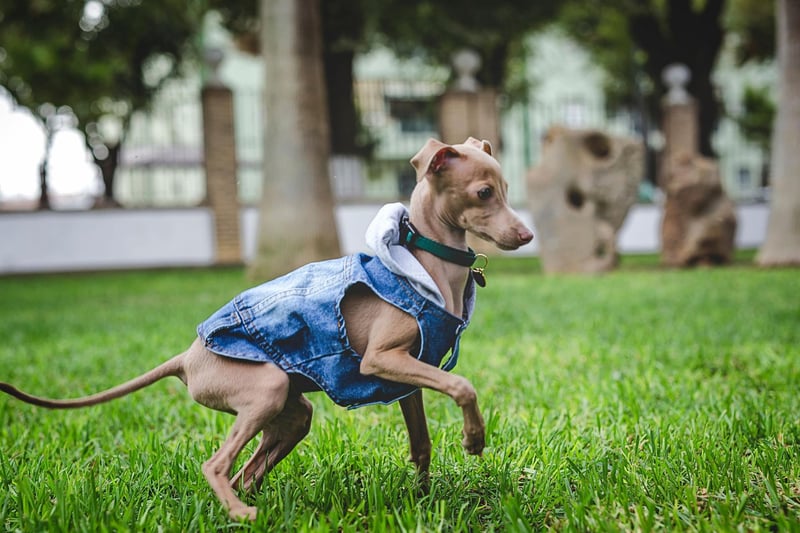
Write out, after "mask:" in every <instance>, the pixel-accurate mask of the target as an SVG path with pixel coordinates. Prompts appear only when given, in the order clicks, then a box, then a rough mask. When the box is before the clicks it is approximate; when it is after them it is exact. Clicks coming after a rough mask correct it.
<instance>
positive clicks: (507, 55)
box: [210, 0, 558, 154]
mask: <svg viewBox="0 0 800 533" xmlns="http://www.w3.org/2000/svg"><path fill="white" fill-rule="evenodd" d="M210 1H211V6H212V8H214V9H215V10H217V11H219V12H220V14H221V15H222V20H223V24H224V25H225V26H226V27H227V28H228V29H229V30H230V31H231V32H232V33H233V34H234V35H235V36H237V40H238V42H239V45H240V48H242V49H244V50H249V51H251V52H254V53H257V51H258V50H260V48H259V47H258V46H257V44H255V43H256V41H257V39H254V38H253V35H254V33H255V32H256V31H257V28H258V20H257V17H256V12H255V5H256V2H255V0H246V1H242V2H235V3H232V2H227V1H225V0H210ZM557 5H558V2H556V0H547V1H537V2H531V1H529V0H505V1H504V2H500V3H491V2H479V3H475V4H471V5H469V7H465V5H464V4H463V2H458V1H456V0H423V1H419V2H406V1H403V0H324V1H323V2H321V6H320V9H321V14H322V28H323V45H322V49H323V62H324V68H325V84H326V88H327V101H328V113H329V120H330V127H331V133H332V135H331V149H332V152H333V153H334V154H363V153H364V152H365V151H366V149H367V146H365V141H364V140H363V139H361V136H360V132H361V125H360V123H359V118H358V113H357V110H356V108H355V103H354V100H353V59H354V57H355V55H356V53H358V52H360V51H366V50H368V49H370V48H371V47H374V46H376V45H379V44H382V45H384V46H386V47H387V48H389V49H390V50H392V51H393V52H395V53H397V54H398V55H400V56H412V55H417V56H424V57H425V58H426V59H427V60H428V61H429V62H430V63H432V64H436V65H449V64H450V60H451V57H452V55H453V53H454V52H456V51H457V50H459V49H461V48H464V47H470V48H473V49H475V50H476V51H477V52H478V53H479V54H480V55H481V57H482V60H483V62H482V67H481V70H480V71H479V72H478V79H479V80H480V81H481V82H482V83H483V84H485V85H488V86H491V87H497V88H501V89H502V88H504V86H505V88H506V89H510V87H508V86H507V85H506V82H507V81H508V79H509V76H508V66H509V63H510V61H511V60H512V59H513V58H515V57H521V56H522V55H523V54H524V52H525V50H524V46H523V42H524V37H525V35H526V34H527V33H528V32H529V31H530V30H532V29H535V28H536V27H538V26H540V25H542V24H544V23H546V22H548V21H550V20H551V17H553V16H554V15H555V13H556V6H557Z"/></svg>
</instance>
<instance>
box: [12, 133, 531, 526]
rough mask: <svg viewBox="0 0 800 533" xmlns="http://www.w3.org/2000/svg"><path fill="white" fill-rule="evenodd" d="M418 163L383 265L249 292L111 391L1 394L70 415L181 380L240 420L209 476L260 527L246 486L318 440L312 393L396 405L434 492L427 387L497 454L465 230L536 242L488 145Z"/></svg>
mask: <svg viewBox="0 0 800 533" xmlns="http://www.w3.org/2000/svg"><path fill="white" fill-rule="evenodd" d="M411 164H412V166H413V167H414V168H415V170H416V173H417V184H416V186H415V188H414V190H413V192H412V194H411V199H410V207H409V209H408V210H407V211H406V210H405V207H403V206H402V205H401V204H390V205H389V206H386V207H385V208H384V210H386V212H385V213H383V215H381V216H379V217H376V221H378V222H376V221H373V224H371V226H370V229H368V236H369V234H370V231H372V239H373V240H374V241H375V242H376V243H377V245H376V246H377V247H378V248H380V251H379V253H378V254H377V256H370V255H366V254H355V255H352V256H347V257H344V258H340V259H334V260H328V261H321V262H318V263H312V264H310V265H306V266H305V267H301V268H300V269H298V270H295V271H293V272H290V273H289V274H286V275H284V276H281V277H279V278H277V279H275V280H272V281H269V282H267V283H264V284H262V285H259V286H257V287H254V288H253V289H250V290H248V291H245V292H243V293H242V294H240V295H239V296H237V297H236V298H235V299H234V300H233V301H231V302H230V303H229V304H227V305H226V306H224V307H223V308H221V309H220V310H219V311H217V312H216V313H214V314H213V315H212V316H211V317H210V318H209V319H207V320H206V321H204V322H203V323H202V324H200V326H198V337H197V338H196V339H195V341H194V343H193V344H192V345H191V346H190V347H189V349H188V350H187V351H185V352H183V353H181V354H179V355H177V356H175V357H173V358H172V359H169V360H168V361H166V362H165V363H163V364H161V365H160V366H158V367H156V368H155V369H153V370H151V371H149V372H147V373H145V374H143V375H141V376H139V377H137V378H134V379H133V380H131V381H129V382H126V383H124V384H122V385H118V386H116V387H113V388H111V389H108V390H107V391H104V392H100V393H97V394H94V395H91V396H87V397H84V398H77V399H72V400H51V399H46V398H39V397H36V396H32V395H29V394H27V393H24V392H22V391H20V390H18V389H17V388H15V387H13V386H11V385H9V384H7V383H0V390H2V391H3V392H5V393H7V394H10V395H12V396H14V397H16V398H18V399H19V400H22V401H24V402H27V403H30V404H34V405H37V406H40V407H46V408H53V409H66V408H78V407H86V406H90V405H96V404H99V403H102V402H107V401H109V400H112V399H115V398H119V397H121V396H124V395H127V394H130V393H132V392H134V391H136V390H139V389H141V388H143V387H146V386H148V385H150V384H152V383H154V382H155V381H158V380H160V379H162V378H165V377H167V376H176V377H178V378H179V379H180V380H181V381H182V382H183V383H184V384H185V385H186V386H187V388H188V391H189V394H190V395H191V397H192V398H193V399H194V400H195V401H197V402H198V403H200V404H202V405H204V406H206V407H209V408H211V409H216V410H219V411H224V412H228V413H231V414H233V415H235V416H236V419H235V422H234V424H233V427H232V429H231V432H230V435H229V436H228V438H227V440H226V441H225V442H224V443H223V444H222V446H221V447H220V448H219V450H218V451H217V452H216V453H214V454H213V455H212V457H211V458H210V459H209V460H208V461H206V462H205V463H204V464H203V466H202V470H203V474H204V475H205V477H206V479H207V480H208V483H209V484H210V486H211V488H212V490H213V491H214V493H215V494H216V496H217V498H218V499H219V500H220V502H221V503H222V504H223V505H224V507H225V508H226V509H227V511H228V513H229V515H230V516H231V517H232V518H234V519H248V520H253V519H255V517H256V515H257V510H256V508H255V507H250V506H247V505H245V504H244V503H243V502H242V501H241V500H240V499H239V498H238V497H237V495H236V493H235V491H234V490H235V489H243V490H245V491H248V490H253V488H255V487H258V486H260V483H261V481H262V479H263V477H264V475H265V474H266V473H267V472H269V471H270V470H272V468H274V467H275V465H276V464H277V463H278V462H279V461H280V460H281V459H283V458H284V457H285V456H286V455H287V454H288V453H289V452H290V451H291V450H292V449H293V448H294V447H295V445H296V444H297V443H298V442H300V441H301V440H302V439H303V438H304V437H305V436H306V435H307V433H308V431H309V429H310V424H311V417H312V406H311V404H310V403H309V401H308V400H307V399H306V397H305V393H308V392H313V391H318V390H323V391H325V392H326V393H327V394H328V396H330V397H331V399H333V400H334V401H335V402H336V403H338V404H340V405H343V406H346V407H350V408H353V407H360V406H362V405H368V404H370V403H392V402H395V401H397V402H399V404H400V408H401V410H402V413H403V417H404V421H405V424H406V427H407V430H408V436H409V444H410V451H411V461H412V462H413V463H414V465H415V467H416V471H417V475H418V479H419V481H420V484H421V486H422V487H423V490H426V489H427V487H428V483H429V476H428V469H429V466H430V457H431V441H430V437H429V434H428V428H427V421H426V418H425V410H424V406H423V401H422V392H421V389H422V388H428V389H433V390H435V391H438V392H440V393H443V394H446V395H448V396H450V397H451V398H452V399H453V400H454V401H455V402H456V404H457V405H458V406H459V407H461V409H462V411H463V417H464V426H463V432H462V433H463V440H462V445H463V447H464V448H465V450H466V451H467V452H468V453H469V454H472V455H480V454H481V453H482V451H483V448H484V445H485V443H484V439H485V436H484V434H485V427H484V421H483V418H482V416H481V412H480V410H479V408H478V403H477V394H476V391H475V388H474V387H473V386H472V384H471V383H470V382H469V381H468V380H467V379H466V378H464V377H462V376H459V375H456V374H453V373H451V372H449V370H451V369H452V367H453V365H454V364H455V362H456V359H457V356H458V342H459V339H460V335H461V333H462V331H463V329H464V328H465V327H466V325H467V324H468V322H469V318H470V314H471V312H472V306H473V305H474V296H475V285H476V282H477V283H478V284H480V285H483V284H485V281H486V280H485V275H484V272H483V269H482V268H480V267H474V266H473V263H474V262H475V260H476V254H475V253H474V252H473V251H472V250H471V249H470V248H469V247H468V246H467V242H466V232H470V233H472V234H474V235H476V236H478V237H481V238H483V239H485V240H488V241H490V242H492V243H494V244H495V245H496V246H497V247H499V248H500V249H504V250H513V249H516V248H518V247H520V246H522V245H524V244H527V243H528V242H530V241H531V239H533V234H532V233H531V231H530V230H529V229H528V228H527V227H526V226H525V224H524V223H523V222H522V221H521V220H520V219H519V217H518V216H517V215H516V214H515V213H514V212H513V211H512V210H511V208H510V207H509V205H508V201H507V189H508V185H507V183H506V181H505V180H504V179H503V176H502V173H501V170H500V165H499V163H498V162H497V161H496V159H495V158H494V157H493V156H492V148H491V145H490V144H489V143H488V142H487V141H479V140H477V139H474V138H472V137H470V138H469V139H467V140H466V141H465V142H464V143H463V144H457V145H447V144H444V143H442V142H440V141H438V140H435V139H429V140H428V141H427V143H426V144H425V146H423V147H422V149H421V150H420V151H419V152H418V153H417V154H416V155H415V156H414V157H413V158H412V159H411ZM382 211H383V210H382ZM379 219H380V220H379ZM381 225H382V226H383V227H381ZM375 226H377V229H375ZM478 255H480V254H478ZM483 259H484V260H485V261H484V263H483V266H485V264H486V263H488V259H486V258H485V256H484V257H483ZM387 265H388V266H387ZM447 353H449V354H450V357H449V359H447V360H445V361H443V359H444V356H445V355H446V354H447ZM258 433H262V437H261V441H260V443H259V444H258V446H257V448H256V450H255V452H254V453H253V455H252V457H251V458H250V459H249V460H248V461H246V463H245V464H244V466H243V467H242V468H241V470H240V471H239V472H238V473H237V474H236V475H234V476H233V477H232V478H231V477H230V476H231V469H232V467H233V464H234V461H235V460H236V457H237V456H238V455H239V453H240V452H241V451H242V449H243V448H244V447H245V445H246V444H247V443H248V442H249V441H250V440H252V439H253V438H254V437H255V436H256V435H257V434H258Z"/></svg>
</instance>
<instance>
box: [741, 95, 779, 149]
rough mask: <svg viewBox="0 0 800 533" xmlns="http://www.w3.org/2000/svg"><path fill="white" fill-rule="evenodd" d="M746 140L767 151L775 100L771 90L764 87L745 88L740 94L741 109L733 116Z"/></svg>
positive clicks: (773, 117)
mask: <svg viewBox="0 0 800 533" xmlns="http://www.w3.org/2000/svg"><path fill="white" fill-rule="evenodd" d="M734 119H735V120H736V122H738V123H739V127H741V128H742V132H743V133H744V135H745V137H746V138H747V140H748V141H750V142H752V143H754V144H755V145H756V146H758V147H760V148H761V149H762V150H763V151H764V152H765V153H767V152H768V151H769V146H770V141H771V139H772V123H773V121H774V119H775V101H774V100H773V98H772V95H771V91H770V90H769V89H768V88H765V87H751V86H748V87H746V88H745V91H744V95H743V96H742V111H741V113H740V114H739V115H738V116H736V117H734Z"/></svg>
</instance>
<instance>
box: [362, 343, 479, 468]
mask: <svg viewBox="0 0 800 533" xmlns="http://www.w3.org/2000/svg"><path fill="white" fill-rule="evenodd" d="M361 373H362V374H366V375H375V376H378V377H381V378H384V379H388V380H391V381H397V382H400V383H408V384H410V385H414V386H415V387H425V388H428V389H433V390H436V391H439V392H441V393H443V394H446V395H448V396H450V397H451V398H452V399H453V400H454V401H455V402H456V404H458V406H459V407H461V411H462V412H463V414H464V431H463V434H464V440H463V441H462V445H463V446H464V449H465V450H467V453H469V454H471V455H480V454H481V452H483V448H484V446H485V436H484V435H485V426H484V423H483V417H482V416H481V412H480V409H478V395H477V393H476V392H475V387H473V386H472V383H470V382H469V381H468V380H467V379H466V378H464V377H462V376H458V375H456V374H451V373H449V372H445V371H444V370H442V369H440V368H436V367H435V366H431V365H429V364H426V363H423V362H422V361H419V360H418V359H415V358H414V357H412V356H411V354H410V353H409V352H407V351H403V350H397V349H394V350H386V351H379V352H372V351H370V350H367V352H366V353H365V354H364V358H363V359H362V360H361Z"/></svg>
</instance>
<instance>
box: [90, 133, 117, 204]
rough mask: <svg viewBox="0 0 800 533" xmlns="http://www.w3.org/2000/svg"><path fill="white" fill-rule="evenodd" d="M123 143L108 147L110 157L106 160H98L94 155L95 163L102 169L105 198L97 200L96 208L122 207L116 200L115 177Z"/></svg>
mask: <svg viewBox="0 0 800 533" xmlns="http://www.w3.org/2000/svg"><path fill="white" fill-rule="evenodd" d="M121 146H122V143H119V142H117V143H114V144H109V145H106V148H108V155H107V156H106V158H105V159H98V158H97V157H95V156H94V154H92V157H93V158H94V163H95V165H97V168H99V169H100V175H101V176H102V178H103V186H104V190H103V196H101V197H100V198H98V199H97V201H96V202H95V204H94V206H95V207H100V208H102V207H120V204H119V202H117V200H116V199H114V177H115V176H116V174H117V166H119V151H120V148H121Z"/></svg>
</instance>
